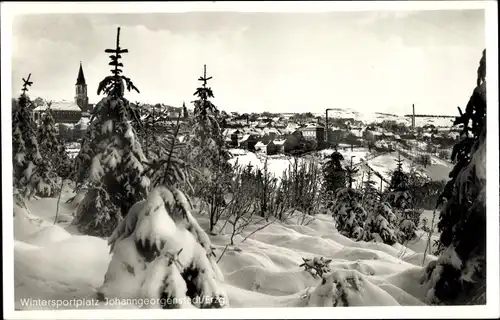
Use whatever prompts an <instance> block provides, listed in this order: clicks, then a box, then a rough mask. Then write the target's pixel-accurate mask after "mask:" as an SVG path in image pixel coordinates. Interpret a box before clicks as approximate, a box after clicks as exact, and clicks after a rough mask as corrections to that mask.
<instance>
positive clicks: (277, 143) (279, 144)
mask: <svg viewBox="0 0 500 320" xmlns="http://www.w3.org/2000/svg"><path fill="white" fill-rule="evenodd" d="M285 142H286V140H274V141H271V142H269V143H268V144H267V147H266V152H267V155H274V154H278V153H282V152H283V151H284V145H285Z"/></svg>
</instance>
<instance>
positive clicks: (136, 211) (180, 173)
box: [98, 122, 228, 309]
mask: <svg viewBox="0 0 500 320" xmlns="http://www.w3.org/2000/svg"><path fill="white" fill-rule="evenodd" d="M178 132H179V123H178V122H177V125H176V126H175V128H174V130H173V132H171V133H169V134H168V135H167V139H166V140H167V141H168V143H167V146H166V147H167V149H168V155H167V156H165V157H163V158H160V159H158V160H155V161H153V162H152V164H151V165H150V166H149V169H148V170H150V171H151V172H149V173H148V174H149V175H150V176H151V177H152V179H151V183H152V186H153V187H154V188H153V190H152V191H151V192H150V193H149V195H148V197H147V199H145V200H142V201H139V202H137V203H136V204H134V206H132V208H131V209H130V211H129V213H128V214H127V216H126V218H125V219H124V220H123V221H122V222H121V223H120V224H119V226H118V228H117V229H116V230H115V231H114V233H113V234H112V236H111V237H110V238H109V240H108V243H109V245H110V246H111V253H112V254H113V256H112V260H111V262H110V264H109V267H108V271H107V272H106V275H105V279H104V283H103V285H102V286H101V288H100V289H99V293H98V297H99V298H101V299H103V298H108V299H113V298H119V299H125V298H132V299H133V298H139V299H149V300H152V301H163V302H165V304H150V305H149V306H145V307H146V308H164V309H173V308H193V307H195V308H223V307H226V306H228V300H227V295H226V292H225V291H224V290H223V288H222V282H223V281H224V278H223V276H222V273H221V271H220V269H219V267H218V266H217V264H216V262H215V260H214V254H213V251H212V246H211V243H210V239H209V237H208V235H207V234H206V233H205V231H204V230H203V229H202V228H201V227H200V225H199V224H198V222H197V221H196V219H195V218H194V217H193V216H192V215H191V205H190V201H189V198H188V197H187V196H186V195H185V194H184V193H183V192H182V191H181V189H180V188H179V186H182V185H185V182H187V181H188V180H189V178H190V174H189V168H188V167H187V166H186V164H185V163H184V161H183V160H182V158H183V157H182V152H180V150H181V149H182V148H184V147H185V145H183V144H182V143H180V142H179V141H178Z"/></svg>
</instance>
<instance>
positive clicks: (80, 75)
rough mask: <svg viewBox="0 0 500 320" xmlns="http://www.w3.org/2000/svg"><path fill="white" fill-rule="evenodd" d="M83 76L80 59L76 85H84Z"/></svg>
mask: <svg viewBox="0 0 500 320" xmlns="http://www.w3.org/2000/svg"><path fill="white" fill-rule="evenodd" d="M84 84H86V83H85V76H84V75H83V68H82V62H81V61H80V70H78V78H77V79H76V85H84Z"/></svg>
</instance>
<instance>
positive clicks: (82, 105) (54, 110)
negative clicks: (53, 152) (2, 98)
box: [33, 62, 93, 141]
mask: <svg viewBox="0 0 500 320" xmlns="http://www.w3.org/2000/svg"><path fill="white" fill-rule="evenodd" d="M49 108H50V112H51V114H52V117H53V118H54V121H55V123H56V124H58V125H57V126H56V128H57V129H58V130H59V135H60V137H61V138H63V139H64V140H66V141H71V140H73V139H75V135H74V132H72V131H73V129H74V127H75V125H78V124H80V123H88V120H89V118H90V112H91V109H92V108H93V105H92V104H89V98H88V94H87V83H86V81H85V75H84V73H83V68H82V63H81V62H80V68H79V70H78V76H77V79H76V84H75V97H74V101H67V100H61V101H54V102H52V103H50V105H49V104H47V103H44V104H43V105H40V106H38V107H36V108H35V109H34V110H33V119H34V120H35V121H36V122H39V121H40V120H41V119H42V115H43V114H44V113H45V112H47V110H48V109H49ZM77 127H78V128H77V129H78V130H77V131H78V132H77V134H76V136H82V135H83V132H82V130H84V129H83V128H86V124H82V125H78V126H77Z"/></svg>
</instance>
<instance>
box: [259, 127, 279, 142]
mask: <svg viewBox="0 0 500 320" xmlns="http://www.w3.org/2000/svg"><path fill="white" fill-rule="evenodd" d="M262 131H263V133H264V135H269V136H270V137H271V139H272V140H274V139H276V138H278V137H280V136H281V135H282V134H281V131H279V130H278V129H276V128H265V129H263V130H262Z"/></svg>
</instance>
